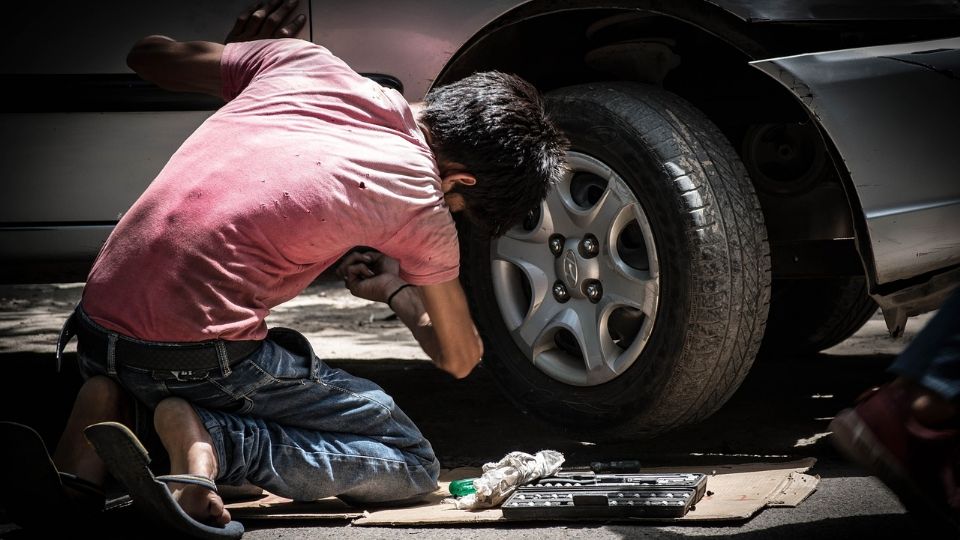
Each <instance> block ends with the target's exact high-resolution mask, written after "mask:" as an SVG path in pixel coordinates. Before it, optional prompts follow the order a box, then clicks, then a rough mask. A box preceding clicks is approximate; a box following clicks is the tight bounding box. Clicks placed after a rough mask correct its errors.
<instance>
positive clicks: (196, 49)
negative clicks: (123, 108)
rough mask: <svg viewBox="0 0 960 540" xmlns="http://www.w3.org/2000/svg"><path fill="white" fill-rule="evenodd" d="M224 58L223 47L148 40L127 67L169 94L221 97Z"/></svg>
mask: <svg viewBox="0 0 960 540" xmlns="http://www.w3.org/2000/svg"><path fill="white" fill-rule="evenodd" d="M221 55H223V45H222V44H220V43H213V42H210V41H176V40H174V39H171V38H168V37H166V36H147V37H145V38H143V39H141V40H140V41H138V42H137V43H136V45H134V46H133V49H131V50H130V54H128V55H127V65H128V66H130V69H132V70H133V71H135V72H137V75H139V76H140V77H141V78H143V79H144V80H147V81H150V82H152V83H154V84H156V85H157V86H159V87H160V88H163V89H165V90H172V91H174V92H199V93H202V94H209V95H211V96H214V97H220V95H221V88H222V86H221V83H220V57H221Z"/></svg>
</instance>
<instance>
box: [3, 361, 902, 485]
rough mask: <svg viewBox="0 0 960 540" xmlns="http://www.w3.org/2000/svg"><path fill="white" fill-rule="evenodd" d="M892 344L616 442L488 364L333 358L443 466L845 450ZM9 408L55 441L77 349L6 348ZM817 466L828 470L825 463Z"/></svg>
mask: <svg viewBox="0 0 960 540" xmlns="http://www.w3.org/2000/svg"><path fill="white" fill-rule="evenodd" d="M892 358H893V357H892V356H864V357H859V356H827V355H814V356H808V357H801V358H782V359H767V360H766V361H763V362H760V363H758V364H756V365H755V367H754V369H753V370H752V371H751V373H750V375H749V376H748V377H747V379H746V381H745V382H744V384H743V385H742V387H741V388H740V389H739V390H738V391H737V393H736V394H735V395H734V396H733V398H732V399H731V400H730V401H729V402H728V403H727V404H726V405H725V406H724V407H723V408H722V409H721V410H720V411H719V412H718V413H717V414H715V415H714V416H713V417H711V418H709V419H707V420H706V421H704V422H702V423H700V424H698V425H694V426H690V427H687V428H685V429H682V430H678V431H675V432H671V433H667V434H665V435H662V436H660V437H658V438H656V439H653V440H646V441H619V442H610V441H604V440H602V439H596V438H591V437H590V436H589V435H586V436H585V435H582V434H576V433H571V432H564V431H560V430H557V429H554V428H552V427H550V426H548V425H546V424H544V423H542V422H540V421H539V420H538V419H536V418H534V417H532V416H530V415H528V414H524V413H523V412H520V411H519V410H518V409H516V408H515V407H514V406H513V405H512V404H511V403H510V402H509V400H507V399H506V398H505V396H504V395H503V394H502V393H501V391H500V389H499V388H498V387H497V385H496V383H495V381H494V379H493V377H492V375H491V374H490V373H489V372H488V371H487V370H485V369H484V368H483V367H482V366H481V367H479V368H478V369H477V370H475V371H474V373H473V374H471V375H470V376H469V377H467V378H466V379H463V380H455V379H453V378H452V377H450V376H448V375H447V374H445V373H443V372H441V371H439V370H437V369H435V368H433V367H432V366H430V365H429V364H426V363H421V362H398V361H383V362H379V361H378V362H370V361H336V360H330V361H329V363H330V364H332V365H335V366H337V367H342V368H344V369H346V370H347V371H350V372H351V373H354V374H356V375H358V376H361V377H366V378H369V379H371V380H373V381H375V382H377V383H378V384H380V385H381V386H382V387H383V388H384V389H385V390H386V391H387V392H388V393H390V394H391V395H392V396H393V397H394V399H396V401H397V403H399V404H400V406H401V407H402V408H403V409H404V410H405V411H406V412H407V414H408V415H410V416H411V417H412V418H413V419H414V420H415V421H416V422H417V424H418V425H419V426H420V427H421V429H422V431H423V432H424V434H425V435H426V436H427V438H428V439H430V440H431V441H432V443H433V445H434V448H435V450H436V452H437V454H438V456H439V458H440V460H441V463H442V464H443V466H444V467H448V468H453V467H458V466H478V465H481V464H483V463H485V462H487V461H494V460H497V459H499V458H500V457H502V456H503V455H504V454H506V453H507V452H509V451H513V450H522V451H526V452H531V453H533V452H536V451H538V450H541V449H544V448H551V449H555V450H559V451H561V452H563V453H564V455H565V456H566V458H567V464H568V465H587V464H589V463H590V462H591V461H598V460H599V461H602V460H619V459H638V460H640V461H641V462H642V463H643V464H646V465H661V464H677V465H681V464H688V463H690V464H693V463H736V462H744V461H758V460H763V461H776V460H781V459H782V460H785V461H786V460H791V459H797V458H800V457H806V456H814V457H824V456H829V457H831V458H832V457H836V454H835V453H834V451H833V449H832V448H831V446H830V445H829V444H828V442H827V437H826V435H825V434H826V431H827V424H828V423H829V420H830V418H832V417H833V416H834V415H835V414H836V413H837V412H838V411H839V410H841V409H842V408H844V407H847V406H850V405H851V404H852V403H853V402H854V400H855V398H856V397H857V396H858V395H859V394H860V393H861V392H862V391H863V390H865V389H866V388H868V387H870V386H873V385H876V384H880V383H882V382H884V381H886V380H888V378H889V377H888V376H887V375H886V374H885V373H884V369H885V368H886V366H887V365H888V364H889V362H890V361H891V360H892ZM0 369H2V370H3V373H4V376H3V378H2V379H0V419H2V420H14V421H18V422H22V423H25V424H28V425H31V426H33V427H34V428H36V429H37V430H38V431H39V432H40V433H41V435H42V436H43V437H44V439H45V440H46V441H47V444H48V445H49V446H50V447H51V448H53V447H54V446H55V444H56V441H57V438H58V436H59V432H60V430H61V429H62V427H63V425H64V424H65V422H66V418H67V415H68V413H69V410H70V407H71V406H72V403H73V398H74V396H75V395H76V391H77V389H78V388H79V386H80V384H81V381H80V376H79V374H78V372H77V369H76V358H75V355H73V354H68V355H67V356H66V361H65V363H64V366H63V370H62V372H61V373H60V374H57V373H56V370H55V360H54V357H53V355H44V354H26V353H20V354H0ZM818 472H819V471H818Z"/></svg>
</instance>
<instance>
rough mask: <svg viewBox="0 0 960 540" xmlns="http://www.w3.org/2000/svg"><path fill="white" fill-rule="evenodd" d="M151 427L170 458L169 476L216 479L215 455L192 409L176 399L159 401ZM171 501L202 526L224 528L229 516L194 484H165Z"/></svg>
mask: <svg viewBox="0 0 960 540" xmlns="http://www.w3.org/2000/svg"><path fill="white" fill-rule="evenodd" d="M153 418H154V427H155V428H156V430H157V435H158V436H159V437H160V441H161V442H162V443H163V446H164V448H166V450H167V454H169V456H170V474H194V475H199V476H203V477H205V478H209V479H210V480H214V479H216V478H217V473H218V464H217V455H216V452H215V451H214V447H213V440H212V439H211V438H210V434H209V433H208V432H207V430H206V428H205V427H204V426H203V424H202V423H201V422H200V417H199V416H197V413H196V412H194V410H193V407H192V406H191V405H190V404H189V403H187V402H186V401H184V400H182V399H180V398H168V399H165V400H163V401H161V402H160V403H159V404H158V405H157V408H156V409H155V410H154V416H153ZM169 488H170V491H171V492H172V493H173V497H174V499H176V500H177V502H179V503H180V506H181V507H182V508H183V509H184V510H185V511H186V512H187V514H189V515H190V516H191V517H192V518H194V519H196V520H197V521H200V522H203V523H212V524H215V525H226V524H227V523H229V522H230V513H229V512H228V511H227V510H226V508H224V504H223V500H222V499H221V498H220V496H219V495H218V494H217V493H216V492H213V491H210V490H208V489H206V488H202V487H200V486H196V485H188V484H177V483H171V484H169Z"/></svg>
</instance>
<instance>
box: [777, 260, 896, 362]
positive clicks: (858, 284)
mask: <svg viewBox="0 0 960 540" xmlns="http://www.w3.org/2000/svg"><path fill="white" fill-rule="evenodd" d="M878 307H879V306H877V303H876V302H874V300H873V298H871V297H870V295H869V294H868V293H867V280H866V279H865V278H864V277H863V276H849V277H836V278H822V279H783V280H780V279H778V280H775V281H774V282H773V288H772V294H771V300H770V316H769V318H768V319H767V330H766V334H765V335H764V338H763V344H762V346H761V348H760V355H761V356H768V355H771V354H785V353H787V354H790V355H797V354H812V353H817V352H820V351H822V350H824V349H829V348H830V347H833V346H834V345H837V344H839V343H840V342H842V341H844V340H845V339H847V338H848V337H850V336H852V335H853V334H855V333H856V332H857V330H860V328H862V327H863V325H864V324H866V323H867V321H869V320H870V318H871V317H873V315H874V314H875V313H876V312H877V309H878Z"/></svg>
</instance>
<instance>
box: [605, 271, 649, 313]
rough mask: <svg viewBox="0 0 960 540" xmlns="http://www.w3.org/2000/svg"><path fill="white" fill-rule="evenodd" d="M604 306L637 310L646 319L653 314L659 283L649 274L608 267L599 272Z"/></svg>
mask: <svg viewBox="0 0 960 540" xmlns="http://www.w3.org/2000/svg"><path fill="white" fill-rule="evenodd" d="M600 281H601V282H602V283H603V302H604V304H605V305H612V306H626V307H631V308H634V309H639V310H640V311H642V312H643V313H644V315H646V316H648V317H653V316H654V314H655V310H656V306H657V299H658V298H659V295H660V283H659V281H658V280H657V279H655V278H652V277H650V273H649V272H643V271H640V270H634V269H632V268H630V269H628V270H627V269H624V268H623V267H622V266H620V265H616V264H614V265H610V266H606V267H604V268H603V269H602V270H601V271H600Z"/></svg>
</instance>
